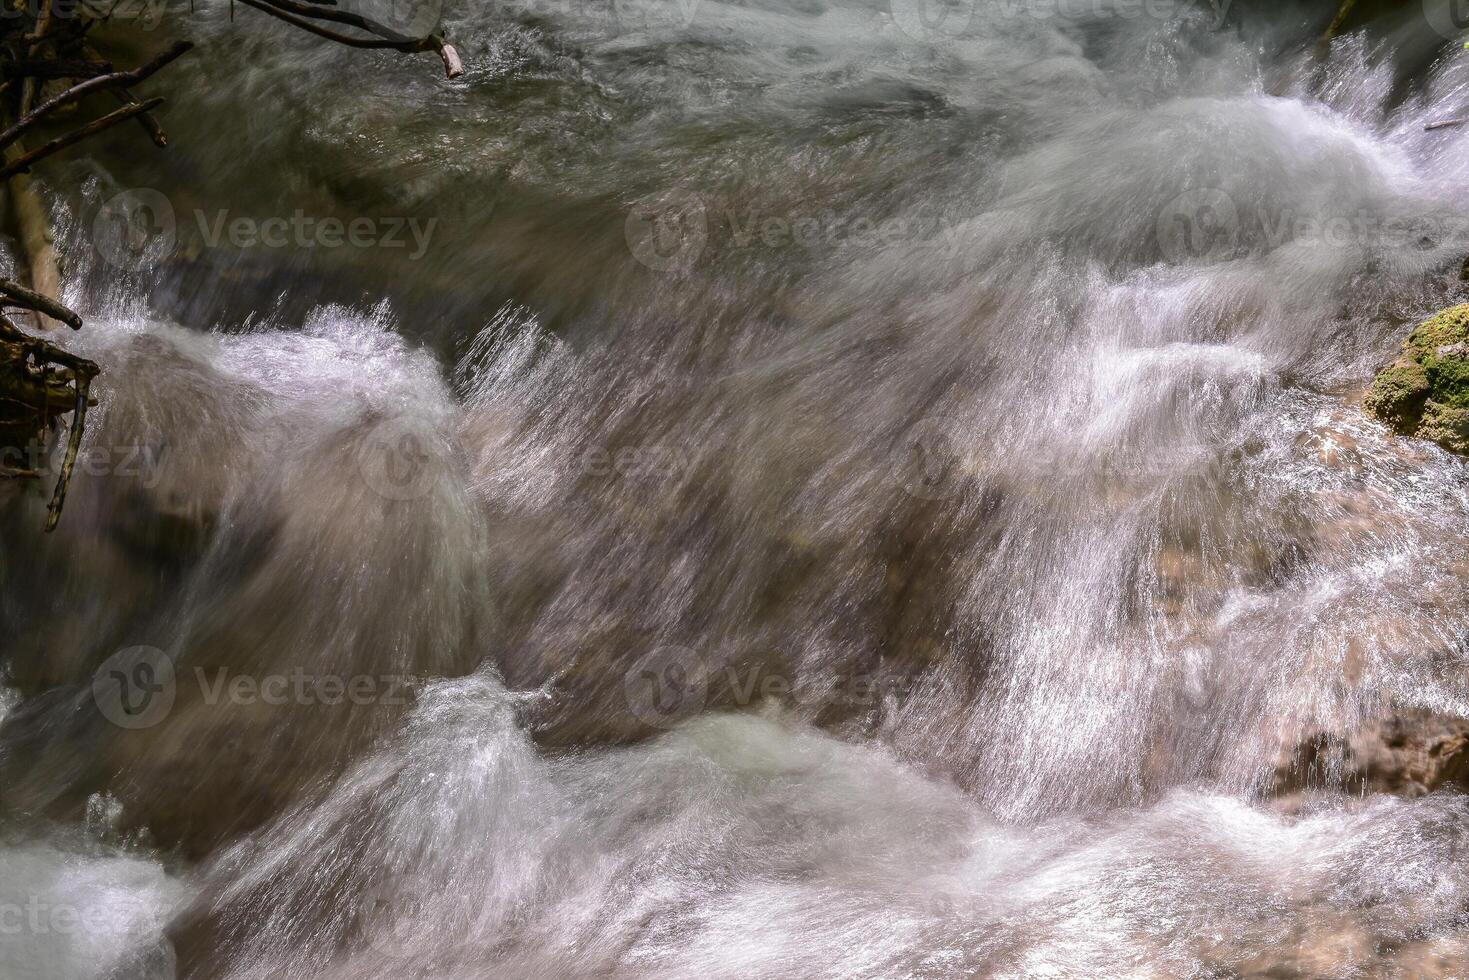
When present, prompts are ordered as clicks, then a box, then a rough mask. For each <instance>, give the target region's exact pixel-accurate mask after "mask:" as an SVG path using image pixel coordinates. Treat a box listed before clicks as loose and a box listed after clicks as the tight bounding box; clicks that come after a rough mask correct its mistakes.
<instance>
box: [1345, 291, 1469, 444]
mask: <svg viewBox="0 0 1469 980" xmlns="http://www.w3.org/2000/svg"><path fill="white" fill-rule="evenodd" d="M1363 406H1364V407H1365V408H1366V409H1367V411H1368V412H1370V413H1371V414H1372V415H1375V416H1376V417H1377V418H1379V419H1381V420H1382V421H1384V422H1386V423H1387V424H1388V425H1390V426H1392V427H1393V428H1394V429H1395V430H1397V431H1398V432H1401V433H1402V434H1403V435H1407V436H1415V437H1417V438H1419V439H1428V440H1431V441H1433V442H1436V443H1438V444H1439V445H1440V446H1442V447H1444V448H1445V449H1447V450H1449V451H1451V452H1456V453H1465V454H1469V303H1466V304H1464V305H1462V306H1455V307H1451V308H1450V309H1447V310H1444V311H1443V312H1442V313H1439V314H1438V315H1436V316H1433V317H1430V318H1429V319H1428V320H1426V321H1424V322H1423V323H1422V324H1420V325H1419V326H1418V328H1417V329H1416V330H1414V331H1413V332H1412V333H1411V334H1410V335H1409V336H1408V339H1407V340H1406V341H1404V343H1403V352H1402V355H1401V356H1400V357H1399V358H1398V359H1397V360H1396V361H1394V362H1393V363H1392V364H1390V365H1388V366H1387V367H1386V368H1384V369H1383V370H1382V373H1380V374H1379V375H1378V376H1377V378H1376V379H1375V380H1374V381H1373V382H1372V387H1371V388H1369V389H1368V390H1367V397H1366V398H1365V399H1364V400H1363Z"/></svg>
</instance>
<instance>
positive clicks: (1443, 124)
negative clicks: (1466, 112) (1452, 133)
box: [1423, 116, 1469, 133]
mask: <svg viewBox="0 0 1469 980" xmlns="http://www.w3.org/2000/svg"><path fill="white" fill-rule="evenodd" d="M1465 123H1469V116H1465V117H1464V118H1463V119H1440V120H1439V121H1438V122H1431V123H1428V124H1426V125H1425V126H1424V127H1423V131H1424V132H1427V133H1431V132H1433V131H1434V130H1435V129H1447V128H1449V127H1450V126H1462V125H1464V124H1465Z"/></svg>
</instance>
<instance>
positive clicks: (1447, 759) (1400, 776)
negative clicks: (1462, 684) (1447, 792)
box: [1272, 711, 1469, 799]
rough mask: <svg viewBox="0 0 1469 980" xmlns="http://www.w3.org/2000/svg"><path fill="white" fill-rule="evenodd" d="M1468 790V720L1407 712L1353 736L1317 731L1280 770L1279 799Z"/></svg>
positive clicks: (1411, 795) (1274, 788) (1277, 780)
mask: <svg viewBox="0 0 1469 980" xmlns="http://www.w3.org/2000/svg"><path fill="white" fill-rule="evenodd" d="M1449 787H1452V788H1457V789H1460V790H1465V791H1469V719H1466V718H1457V717H1454V716H1451V715H1442V714H1435V713H1432V712H1427V711H1403V712H1399V713H1395V714H1392V715H1389V716H1387V717H1386V718H1383V719H1379V720H1376V721H1373V722H1369V723H1368V724H1366V725H1364V726H1363V727H1362V728H1360V729H1358V730H1357V731H1355V732H1353V733H1351V734H1349V735H1341V734H1339V733H1332V732H1319V733H1317V734H1315V735H1313V736H1311V737H1309V738H1307V739H1305V740H1303V741H1302V742H1301V743H1300V744H1298V745H1297V746H1296V747H1295V748H1294V749H1293V750H1292V751H1291V752H1290V753H1289V754H1288V757H1287V758H1286V759H1284V760H1282V762H1281V764H1280V765H1279V766H1277V767H1276V770H1275V775H1274V781H1273V785H1272V791H1273V793H1274V795H1276V796H1277V797H1280V796H1287V795H1290V794H1295V793H1300V792H1303V791H1307V790H1313V789H1342V790H1345V791H1347V792H1350V793H1391V794H1393V795H1396V796H1401V797H1404V798H1406V799H1413V798H1415V797H1419V796H1424V795H1426V794H1428V793H1431V792H1433V791H1434V790H1437V789H1442V788H1449Z"/></svg>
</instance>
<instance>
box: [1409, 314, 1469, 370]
mask: <svg viewBox="0 0 1469 980" xmlns="http://www.w3.org/2000/svg"><path fill="white" fill-rule="evenodd" d="M1466 340H1469V303H1465V304H1464V305H1462V306H1451V307H1449V308H1448V309H1446V310H1444V311H1443V312H1442V313H1438V314H1435V315H1434V316H1431V317H1429V318H1428V319H1427V320H1424V321H1423V323H1422V324H1420V325H1419V327H1418V329H1416V330H1414V331H1413V332H1412V333H1411V334H1409V335H1408V342H1407V343H1405V344H1404V345H1403V353H1404V354H1405V355H1407V356H1408V357H1411V358H1412V359H1413V360H1415V361H1419V362H1422V361H1423V360H1425V359H1426V358H1429V357H1432V356H1433V355H1434V353H1435V352H1436V351H1437V350H1438V349H1439V348H1440V347H1445V346H1448V345H1449V344H1459V343H1463V342H1464V341H1466Z"/></svg>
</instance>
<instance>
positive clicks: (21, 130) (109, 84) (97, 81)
mask: <svg viewBox="0 0 1469 980" xmlns="http://www.w3.org/2000/svg"><path fill="white" fill-rule="evenodd" d="M193 46H194V45H193V44H191V43H190V42H188V41H180V42H178V43H177V44H175V45H174V46H173V47H171V48H169V49H168V50H167V51H165V52H163V53H162V54H160V55H158V56H157V57H155V58H154V59H153V60H152V61H149V62H148V63H147V64H144V65H140V66H139V67H137V68H134V69H133V70H132V71H119V72H113V73H112V74H110V75H98V76H97V77H96V78H89V79H87V80H86V81H85V82H82V83H80V84H78V85H73V86H72V87H71V88H69V89H67V90H66V91H65V92H62V93H61V94H59V95H56V96H54V97H52V98H50V99H47V100H46V101H45V102H42V103H41V104H40V105H38V106H36V108H35V109H33V110H31V111H30V112H28V113H26V114H25V115H24V116H22V117H21V118H20V120H18V121H17V122H16V124H15V125H14V126H11V127H10V128H9V129H7V130H5V131H4V132H3V133H0V148H3V147H6V146H9V145H10V144H11V143H14V142H15V141H16V140H18V139H20V138H21V137H22V136H24V135H25V134H26V133H28V132H30V131H31V130H32V129H34V128H35V127H36V126H38V125H40V124H41V122H42V121H44V120H45V118H46V117H47V116H49V115H50V114H51V113H53V112H55V111H56V110H57V109H60V108H61V107H62V106H66V105H71V104H72V103H74V102H78V101H80V100H82V99H84V98H86V97H87V96H88V95H91V94H92V93H93V92H100V91H102V90H103V89H109V88H126V87H128V86H131V85H136V84H138V83H139V82H141V81H143V80H144V79H146V78H148V77H149V76H151V75H153V74H154V73H155V72H157V71H158V70H159V69H160V68H162V67H164V66H165V65H167V64H169V63H170V62H172V61H175V60H177V59H178V58H179V57H181V56H182V55H183V54H184V53H185V52H186V51H188V50H189V49H190V48H192V47H193Z"/></svg>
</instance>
